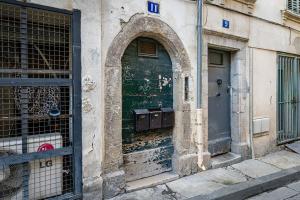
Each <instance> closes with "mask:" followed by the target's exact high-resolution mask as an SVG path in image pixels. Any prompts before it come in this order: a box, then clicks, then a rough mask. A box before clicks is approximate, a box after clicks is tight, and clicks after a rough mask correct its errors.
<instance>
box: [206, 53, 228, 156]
mask: <svg viewBox="0 0 300 200" xmlns="http://www.w3.org/2000/svg"><path fill="white" fill-rule="evenodd" d="M230 146H231V134H230V54H229V53H227V52H223V51H217V50H209V54H208V148H209V152H210V153H211V155H212V156H215V155H219V154H224V153H227V152H229V151H230Z"/></svg>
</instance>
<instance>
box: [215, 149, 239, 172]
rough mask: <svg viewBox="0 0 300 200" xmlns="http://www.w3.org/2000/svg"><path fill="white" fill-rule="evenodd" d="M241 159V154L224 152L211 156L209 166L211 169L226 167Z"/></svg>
mask: <svg viewBox="0 0 300 200" xmlns="http://www.w3.org/2000/svg"><path fill="white" fill-rule="evenodd" d="M241 161H242V156H241V155H238V154H235V153H231V152H229V153H226V154H222V155H219V156H215V157H213V158H211V167H212V168H213V169H216V168H221V167H227V166H229V165H233V164H236V163H239V162H241Z"/></svg>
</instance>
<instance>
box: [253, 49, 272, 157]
mask: <svg viewBox="0 0 300 200" xmlns="http://www.w3.org/2000/svg"><path fill="white" fill-rule="evenodd" d="M252 60H253V62H252V63H253V65H252V67H253V89H252V90H253V116H254V118H264V117H267V118H270V131H269V132H266V133H262V134H258V135H257V136H255V138H254V149H255V150H254V151H255V155H256V156H262V155H264V154H265V153H268V152H270V151H272V150H274V148H275V147H276V101H277V96H276V94H277V92H276V90H277V87H276V76H277V53H276V52H273V51H267V50H261V49H253V50H252Z"/></svg>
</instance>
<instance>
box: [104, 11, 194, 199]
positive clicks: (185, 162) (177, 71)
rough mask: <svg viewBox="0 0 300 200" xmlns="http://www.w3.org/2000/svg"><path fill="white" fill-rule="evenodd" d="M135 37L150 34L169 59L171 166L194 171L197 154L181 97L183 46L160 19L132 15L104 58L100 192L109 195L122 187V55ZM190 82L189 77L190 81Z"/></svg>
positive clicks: (185, 65) (186, 69)
mask: <svg viewBox="0 0 300 200" xmlns="http://www.w3.org/2000/svg"><path fill="white" fill-rule="evenodd" d="M138 37H147V38H152V39H155V40H156V41H158V42H159V43H160V44H162V45H163V46H164V47H165V49H166V51H167V52H168V54H169V55H170V59H171V62H172V71H173V108H174V110H175V126H174V129H173V139H172V140H173V145H174V154H173V159H172V166H173V167H172V170H173V171H174V172H175V173H177V174H179V175H180V176H184V175H189V174H192V173H195V172H197V170H198V167H197V161H198V156H197V152H196V147H195V144H194V141H193V138H192V125H193V122H192V120H191V119H192V114H191V113H192V112H191V110H192V108H193V106H194V105H192V104H191V101H190V99H184V82H185V80H186V79H188V80H190V79H191V64H190V61H189V58H188V55H187V52H186V50H185V47H184V45H183V43H182V42H181V40H180V39H179V37H178V36H177V34H176V33H175V32H174V30H173V29H172V28H171V27H170V26H169V25H168V24H166V23H164V22H163V21H161V20H159V19H157V18H153V17H145V16H144V15H135V16H133V17H131V19H130V21H129V22H127V23H126V24H125V25H124V26H123V28H122V30H121V31H120V32H119V33H118V35H117V36H116V37H115V39H114V40H113V41H112V44H111V46H110V47H109V49H108V52H107V55H106V62H105V85H104V88H105V93H104V95H105V122H104V142H105V144H104V163H103V193H104V197H106V198H109V197H112V196H115V195H117V194H118V193H120V192H122V191H123V189H124V187H125V172H124V160H123V151H122V63H121V59H122V56H123V54H124V52H125V50H126V49H127V47H128V45H129V44H130V43H131V42H132V41H133V40H134V39H136V38H138ZM191 82H192V81H191Z"/></svg>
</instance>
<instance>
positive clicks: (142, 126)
mask: <svg viewBox="0 0 300 200" xmlns="http://www.w3.org/2000/svg"><path fill="white" fill-rule="evenodd" d="M133 113H134V119H135V131H137V132H140V131H147V130H149V110H148V109H135V110H134V111H133Z"/></svg>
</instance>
